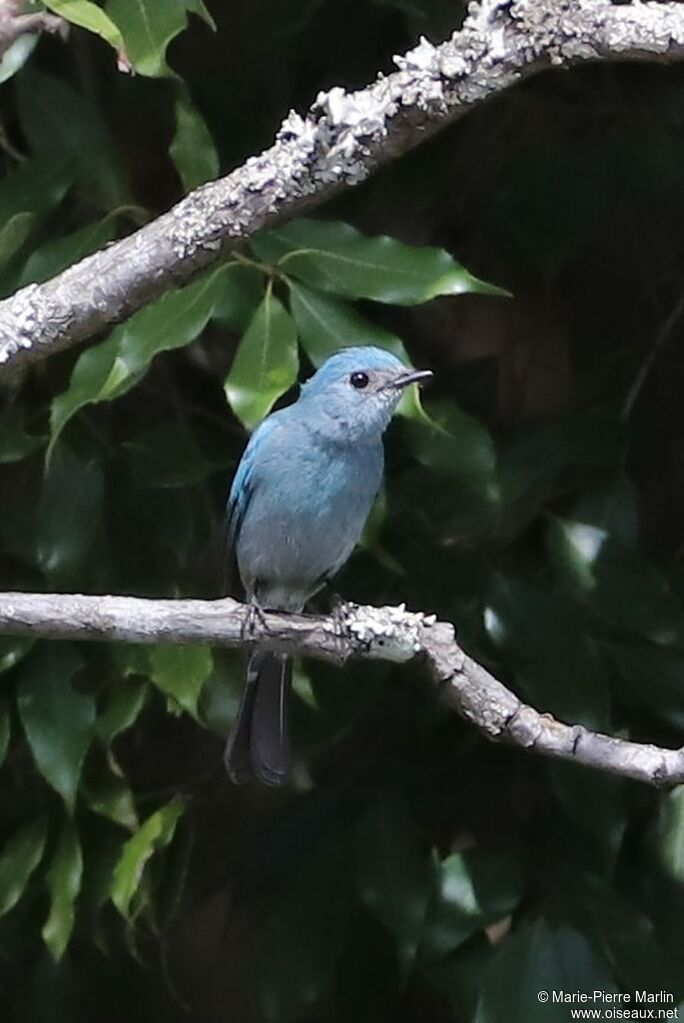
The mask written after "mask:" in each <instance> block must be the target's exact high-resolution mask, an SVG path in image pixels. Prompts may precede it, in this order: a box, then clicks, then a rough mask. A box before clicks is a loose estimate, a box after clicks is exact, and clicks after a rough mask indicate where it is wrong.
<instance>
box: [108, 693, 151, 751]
mask: <svg viewBox="0 0 684 1023" xmlns="http://www.w3.org/2000/svg"><path fill="white" fill-rule="evenodd" d="M146 696H147V683H146V682H145V681H144V679H141V678H127V677H125V676H124V677H122V678H119V679H117V680H116V681H115V682H114V684H113V687H112V690H111V692H110V694H109V698H108V700H107V703H106V705H105V708H104V710H103V711H102V713H101V714H99V715H98V718H97V721H96V722H95V731H96V732H97V735H98V737H99V739H100V740H101V742H103V743H104V744H105V745H106V746H108V745H109V744H110V743H111V742H112V741H113V740H114V739H115V738H116V737H117V735H120V734H121V732H125V731H126V729H127V728H130V727H131V725H132V724H133V723H134V722H135V720H136V718H137V717H138V714H139V713H140V711H141V710H142V708H143V705H144V703H145V698H146Z"/></svg>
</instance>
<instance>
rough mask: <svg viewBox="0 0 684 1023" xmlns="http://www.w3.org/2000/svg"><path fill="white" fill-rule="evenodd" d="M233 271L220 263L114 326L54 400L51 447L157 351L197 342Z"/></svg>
mask: <svg viewBox="0 0 684 1023" xmlns="http://www.w3.org/2000/svg"><path fill="white" fill-rule="evenodd" d="M229 272H230V270H229V269H227V268H219V269H218V270H214V271H212V272H211V273H209V274H205V275H204V276H203V277H201V278H200V279H199V280H198V281H195V282H194V283H193V284H189V285H188V286H187V287H185V288H182V289H181V290H180V291H172V292H169V293H168V294H166V295H164V296H163V297H162V298H160V299H159V301H157V302H154V303H153V304H152V305H149V306H146V307H145V308H144V309H141V310H140V312H138V313H136V314H135V315H134V316H132V317H131V318H130V319H129V320H127V321H126V323H124V324H122V325H121V326H120V327H117V328H116V329H115V330H114V331H112V334H111V335H110V337H109V340H108V341H105V342H104V343H103V344H100V345H96V346H95V347H94V348H89V349H88V350H87V351H85V352H84V353H83V354H82V355H81V356H80V358H79V359H78V362H77V363H76V365H75V366H74V370H73V373H72V375H71V381H70V383H69V387H68V388H67V390H66V391H64V392H63V393H62V394H59V395H58V396H57V397H56V398H55V399H54V401H53V403H52V410H51V413H50V424H51V431H52V440H51V442H50V452H51V451H52V449H53V448H54V445H55V442H56V441H57V438H58V437H59V435H60V433H61V432H62V430H63V429H64V427H65V426H66V424H67V423H68V422H69V420H70V419H71V417H72V416H73V415H75V414H76V412H78V410H79V409H81V408H83V407H84V406H86V405H91V404H93V403H95V402H99V401H112V400H113V399H114V398H118V397H120V395H122V394H125V393H126V392H127V391H129V390H130V389H131V387H133V386H134V385H135V384H136V383H137V382H138V380H140V378H141V377H142V376H143V374H144V373H145V372H146V370H147V367H148V366H149V364H150V362H151V361H152V359H153V358H154V356H155V355H157V354H158V353H159V352H165V351H169V350H170V349H172V348H180V347H182V346H183V345H186V344H188V343H189V342H190V341H194V339H195V338H196V337H197V335H198V334H199V333H201V331H202V330H203V329H204V327H205V326H206V324H207V322H208V320H209V318H210V316H211V315H212V312H213V308H214V303H215V302H216V301H217V299H218V297H219V296H220V294H221V285H222V277H223V274H225V273H229Z"/></svg>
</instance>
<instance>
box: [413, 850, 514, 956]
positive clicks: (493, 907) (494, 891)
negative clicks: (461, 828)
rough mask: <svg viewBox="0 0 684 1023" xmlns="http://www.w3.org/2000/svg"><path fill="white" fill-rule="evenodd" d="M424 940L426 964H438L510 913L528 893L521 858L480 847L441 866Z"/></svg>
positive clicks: (423, 954) (451, 858) (428, 914)
mask: <svg viewBox="0 0 684 1023" xmlns="http://www.w3.org/2000/svg"><path fill="white" fill-rule="evenodd" d="M436 873H437V878H436V880H437V884H436V887H435V891H434V893H433V895H432V898H431V901H430V905H429V909H428V913H427V916H426V920H425V925H424V928H423V933H422V936H421V942H420V960H421V963H430V962H437V961H438V960H440V959H443V958H444V957H445V956H447V955H449V954H450V953H451V952H453V950H454V949H456V948H458V947H459V946H460V945H462V944H463V942H465V941H467V940H468V938H470V937H471V936H472V935H473V934H475V933H476V932H477V931H481V930H482V929H483V928H485V927H488V926H489V925H490V924H493V923H495V922H496V921H498V920H501V919H502V918H503V917H506V916H509V915H510V914H511V913H512V912H513V910H514V909H515V908H516V906H517V905H518V903H519V902H520V899H521V898H522V894H523V885H522V877H521V871H520V867H519V864H518V862H517V861H516V859H515V857H514V856H512V855H510V854H508V855H506V856H496V857H495V856H491V855H485V854H483V853H481V852H479V851H477V850H475V851H473V852H468V853H465V854H464V853H452V854H451V855H450V856H447V858H446V859H445V860H442V862H441V863H440V864H439V866H438V869H437V872H436Z"/></svg>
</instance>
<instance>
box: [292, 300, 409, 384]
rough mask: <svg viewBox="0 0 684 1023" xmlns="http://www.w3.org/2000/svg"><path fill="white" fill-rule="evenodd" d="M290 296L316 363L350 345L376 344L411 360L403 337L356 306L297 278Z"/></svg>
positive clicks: (400, 357)
mask: <svg viewBox="0 0 684 1023" xmlns="http://www.w3.org/2000/svg"><path fill="white" fill-rule="evenodd" d="M290 295H291V303H292V315H293V316H294V319H295V323H296V324H297V330H298V332H299V336H300V339H301V342H302V346H303V347H304V349H305V351H306V354H307V355H308V356H309V358H310V359H311V361H312V362H313V364H314V366H320V365H321V363H323V362H325V360H326V359H327V358H328V357H329V356H330V355H332V354H333V352H336V351H337V350H338V349H339V348H347V347H349V346H350V345H376V346H377V347H378V348H386V349H387V350H388V351H390V352H393V354H394V355H396V356H397V357H398V358H399V359H401V360H402V362H406V363H408V362H409V359H408V356H407V354H406V349H405V348H404V345H403V343H402V342H401V341H400V340H399V338H398V337H397V336H396V335H395V334H390V332H389V331H388V330H383V328H382V327H376V325H375V324H374V323H371V322H370V321H369V320H366V319H365V318H364V317H363V316H361V314H360V313H358V312H357V311H356V309H355V308H354V306H353V305H349V304H348V303H347V302H343V301H341V300H340V299H337V298H331V297H330V296H329V295H325V294H324V293H323V292H321V291H314V289H313V288H307V287H306V285H304V284H299V283H297V282H296V281H291V282H290Z"/></svg>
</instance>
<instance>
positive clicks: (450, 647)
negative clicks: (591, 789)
mask: <svg viewBox="0 0 684 1023" xmlns="http://www.w3.org/2000/svg"><path fill="white" fill-rule="evenodd" d="M247 614H248V608H247V607H246V606H245V605H244V604H239V603H238V602H237V601H234V600H231V599H230V598H226V599H223V600H214V601H206V600H145V599H141V598H137V597H110V596H104V597H103V596H82V595H79V594H44V593H2V594H0V635H25V636H31V637H33V638H36V639H37V638H41V637H42V638H50V639H81V640H84V639H87V640H120V641H123V642H128V643H209V644H212V645H213V646H229V647H239V646H244V645H246V643H247V642H248V641H247V640H246V639H245V635H244V627H245V621H246V616H247ZM256 638H258V642H259V644H260V645H262V646H266V647H268V648H270V649H274V650H280V651H286V652H289V653H293V654H294V653H298V654H302V655H305V656H307V657H316V658H319V659H323V660H328V661H333V662H335V663H338V664H343V663H344V662H345V661H346V660H347V659H348V658H350V657H358V658H372V659H375V660H385V661H394V662H405V661H409V660H412V659H413V658H415V657H421V658H422V659H423V661H424V662H425V667H426V669H427V672H428V674H429V675H430V677H431V678H432V680H433V681H434V682H436V683H437V684H438V685H439V686H440V689H441V690H442V691H443V693H444V695H445V697H446V699H447V700H448V701H449V703H450V704H451V705H452V706H453V707H454V708H455V709H456V710H457V711H458V712H459V713H460V714H462V715H463V717H464V718H466V720H467V721H469V722H470V723H471V724H472V725H474V726H475V728H477V729H478V730H479V731H480V732H482V733H483V735H485V736H487V738H488V739H491V740H493V741H495V742H508V743H511V744H512V745H514V746H520V747H523V748H524V749H528V750H532V751H534V752H536V753H541V754H544V755H545V756H550V757H558V758H559V759H561V760H570V761H574V762H575V763H578V764H583V765H585V766H587V767H594V768H597V769H598V770H601V771H607V772H609V773H610V774H615V775H621V776H622V777H626V778H634V779H636V780H638V781H642V782H646V783H647V784H650V785H659V786H667V785H676V784H680V783H682V782H684V749H677V750H673V749H661V748H659V747H657V746H650V745H646V744H644V743H638V742H630V741H629V740H627V739H620V738H617V737H614V736H610V735H603V734H601V733H599V732H593V731H590V730H589V729H587V728H584V727H583V726H582V725H567V724H564V723H563V722H562V721H557V720H556V719H555V718H553V717H552V716H551V715H550V714H544V713H540V712H539V711H538V710H535V709H534V708H533V707H530V706H528V705H527V704H524V703H523V702H522V701H521V700H519V699H518V697H517V696H516V695H515V694H514V693H512V692H511V690H510V689H508V688H507V687H506V686H504V685H503V684H502V683H501V682H499V681H498V680H497V679H496V678H495V677H494V676H493V675H492V674H490V672H488V671H487V669H486V668H484V667H483V666H482V665H481V664H478V663H477V662H476V661H473V660H472V659H471V658H470V657H468V655H467V654H466V653H465V652H464V651H463V650H462V649H461V648H460V646H459V645H458V643H457V642H456V638H455V633H454V628H453V626H452V625H449V624H448V623H446V622H438V621H437V620H436V619H435V617H434V615H431V616H430V615H425V614H423V613H422V612H418V613H414V612H411V611H407V610H406V609H405V608H404V607H381V608H374V607H364V606H360V605H357V604H345V605H342V606H341V607H340V608H339V609H338V611H337V613H336V614H335V615H333V616H331V617H326V616H310V615H289V614H287V615H286V614H280V613H277V612H268V613H266V614H265V615H264V624H263V627H261V628H260V630H259V635H258V637H256Z"/></svg>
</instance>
